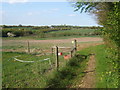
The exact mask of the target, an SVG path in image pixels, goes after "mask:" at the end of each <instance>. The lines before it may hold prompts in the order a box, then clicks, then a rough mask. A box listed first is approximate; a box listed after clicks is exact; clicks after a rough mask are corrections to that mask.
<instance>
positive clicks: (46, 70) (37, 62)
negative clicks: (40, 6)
mask: <svg viewBox="0 0 120 90" xmlns="http://www.w3.org/2000/svg"><path fill="white" fill-rule="evenodd" d="M2 58H3V61H2V65H3V75H2V77H3V81H2V86H3V88H4V87H5V88H43V87H45V85H46V81H47V80H48V78H50V77H52V76H53V74H54V73H53V71H54V70H55V56H52V55H44V56H35V55H30V54H26V53H15V52H13V53H12V52H3V57H2ZM15 58H17V59H19V60H23V61H34V63H28V62H19V61H15ZM46 58H50V62H49V61H43V60H44V59H46ZM59 59H60V61H59V62H60V69H61V68H62V67H63V66H64V65H65V63H66V60H64V59H63V57H59Z"/></svg>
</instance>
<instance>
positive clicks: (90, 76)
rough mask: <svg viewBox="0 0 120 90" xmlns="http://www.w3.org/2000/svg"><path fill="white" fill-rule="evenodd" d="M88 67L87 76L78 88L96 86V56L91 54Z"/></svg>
mask: <svg viewBox="0 0 120 90" xmlns="http://www.w3.org/2000/svg"><path fill="white" fill-rule="evenodd" d="M87 65H88V66H87V69H86V70H85V73H86V74H85V76H84V77H83V79H82V81H81V84H80V85H79V87H78V88H95V56H94V55H91V56H90V60H89V61H88V63H87Z"/></svg>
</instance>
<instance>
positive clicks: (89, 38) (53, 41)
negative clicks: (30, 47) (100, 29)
mask: <svg viewBox="0 0 120 90" xmlns="http://www.w3.org/2000/svg"><path fill="white" fill-rule="evenodd" d="M74 39H76V40H77V42H90V41H103V39H102V38H100V37H81V38H70V39H57V40H56V39H55V40H54V39H53V40H32V39H30V40H3V42H11V41H16V42H18V41H21V42H26V41H29V42H32V43H34V42H43V43H45V42H46V43H65V42H71V41H72V40H74Z"/></svg>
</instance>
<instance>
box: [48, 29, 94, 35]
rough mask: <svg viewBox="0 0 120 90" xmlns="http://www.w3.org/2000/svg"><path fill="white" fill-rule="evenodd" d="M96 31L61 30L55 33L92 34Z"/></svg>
mask: <svg viewBox="0 0 120 90" xmlns="http://www.w3.org/2000/svg"><path fill="white" fill-rule="evenodd" d="M95 30H96V29H71V30H61V31H57V33H81V34H85V33H93V32H94V31H95ZM49 33H56V32H55V31H52V32H49Z"/></svg>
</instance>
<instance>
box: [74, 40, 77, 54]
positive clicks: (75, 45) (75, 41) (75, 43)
mask: <svg viewBox="0 0 120 90" xmlns="http://www.w3.org/2000/svg"><path fill="white" fill-rule="evenodd" d="M74 48H75V52H76V51H77V40H76V39H75V40H74Z"/></svg>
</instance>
